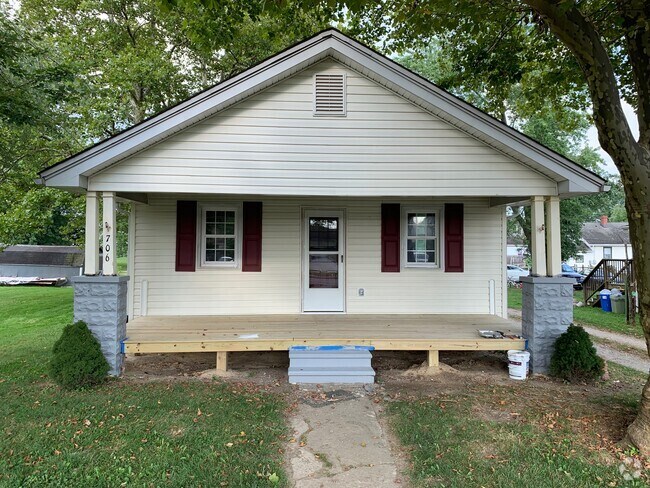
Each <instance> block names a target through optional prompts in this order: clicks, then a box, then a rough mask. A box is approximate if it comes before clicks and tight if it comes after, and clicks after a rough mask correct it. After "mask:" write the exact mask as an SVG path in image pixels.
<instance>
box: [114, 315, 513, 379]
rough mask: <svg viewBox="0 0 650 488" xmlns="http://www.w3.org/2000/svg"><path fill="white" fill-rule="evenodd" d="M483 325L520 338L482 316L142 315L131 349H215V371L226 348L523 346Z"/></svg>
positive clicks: (223, 363)
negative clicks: (486, 334) (484, 332)
mask: <svg viewBox="0 0 650 488" xmlns="http://www.w3.org/2000/svg"><path fill="white" fill-rule="evenodd" d="M479 329H488V330H498V331H500V332H503V333H504V334H506V335H510V336H520V335H521V326H520V324H518V323H516V322H512V321H509V320H506V319H503V318H501V317H497V316H495V315H488V314H485V315H482V314H399V315H397V314H295V315H266V316H260V315H230V316H144V317H137V318H136V319H134V320H133V321H131V322H129V324H128V325H127V339H126V340H124V341H123V349H124V352H126V353H173V352H177V353H181V352H215V353H217V369H220V370H224V369H226V368H227V353H228V352H237V351H283V350H288V349H289V348H290V347H292V346H301V345H306V346H326V345H337V346H346V345H350V346H372V347H373V348H374V349H376V350H411V351H428V352H429V356H428V358H429V367H437V366H438V351H496V350H508V349H524V348H525V340H524V339H518V338H504V339H486V338H483V337H481V336H480V335H479V333H478V330H479Z"/></svg>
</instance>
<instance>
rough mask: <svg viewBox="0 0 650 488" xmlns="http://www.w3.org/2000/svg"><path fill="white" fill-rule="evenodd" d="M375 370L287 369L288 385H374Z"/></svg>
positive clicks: (333, 368) (334, 368) (332, 368)
mask: <svg viewBox="0 0 650 488" xmlns="http://www.w3.org/2000/svg"><path fill="white" fill-rule="evenodd" d="M374 382H375V370H374V369H372V368H354V369H351V368H345V367H343V368H336V367H323V368H309V369H298V368H293V367H291V368H289V383H291V384H296V383H320V384H323V383H362V384H367V383H374Z"/></svg>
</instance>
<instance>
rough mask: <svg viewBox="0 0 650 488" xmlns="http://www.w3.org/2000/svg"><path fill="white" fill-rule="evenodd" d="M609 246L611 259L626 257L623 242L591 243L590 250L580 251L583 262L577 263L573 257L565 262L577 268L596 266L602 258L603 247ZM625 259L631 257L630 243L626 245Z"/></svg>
mask: <svg viewBox="0 0 650 488" xmlns="http://www.w3.org/2000/svg"><path fill="white" fill-rule="evenodd" d="M605 247H611V248H612V259H626V255H625V245H623V244H592V245H591V249H592V250H591V252H588V253H580V255H581V256H583V262H582V263H579V262H577V260H576V259H575V258H571V259H568V260H567V263H568V264H569V265H571V266H576V267H578V269H581V268H583V267H584V268H587V269H589V268H593V267H594V266H596V265H597V264H598V263H599V262H600V260H601V259H603V248H605ZM627 259H632V245H631V244H628V245H627Z"/></svg>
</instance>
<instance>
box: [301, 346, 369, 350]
mask: <svg viewBox="0 0 650 488" xmlns="http://www.w3.org/2000/svg"><path fill="white" fill-rule="evenodd" d="M289 350H291V351H374V350H375V346H291V347H290V348H289Z"/></svg>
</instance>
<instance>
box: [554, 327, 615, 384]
mask: <svg viewBox="0 0 650 488" xmlns="http://www.w3.org/2000/svg"><path fill="white" fill-rule="evenodd" d="M603 366H604V364H603V360H602V359H601V358H600V357H599V356H598V355H597V354H596V348H595V347H594V344H593V343H592V342H591V337H589V334H588V333H587V332H586V331H585V330H584V329H583V328H582V327H579V326H575V325H570V326H569V328H568V329H567V331H566V332H565V333H564V334H562V335H561V336H560V337H558V338H557V341H555V351H554V352H553V355H552V356H551V366H550V373H551V374H552V375H553V376H557V377H558V378H563V379H565V380H567V381H582V380H594V379H596V378H599V377H601V376H602V375H603Z"/></svg>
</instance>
